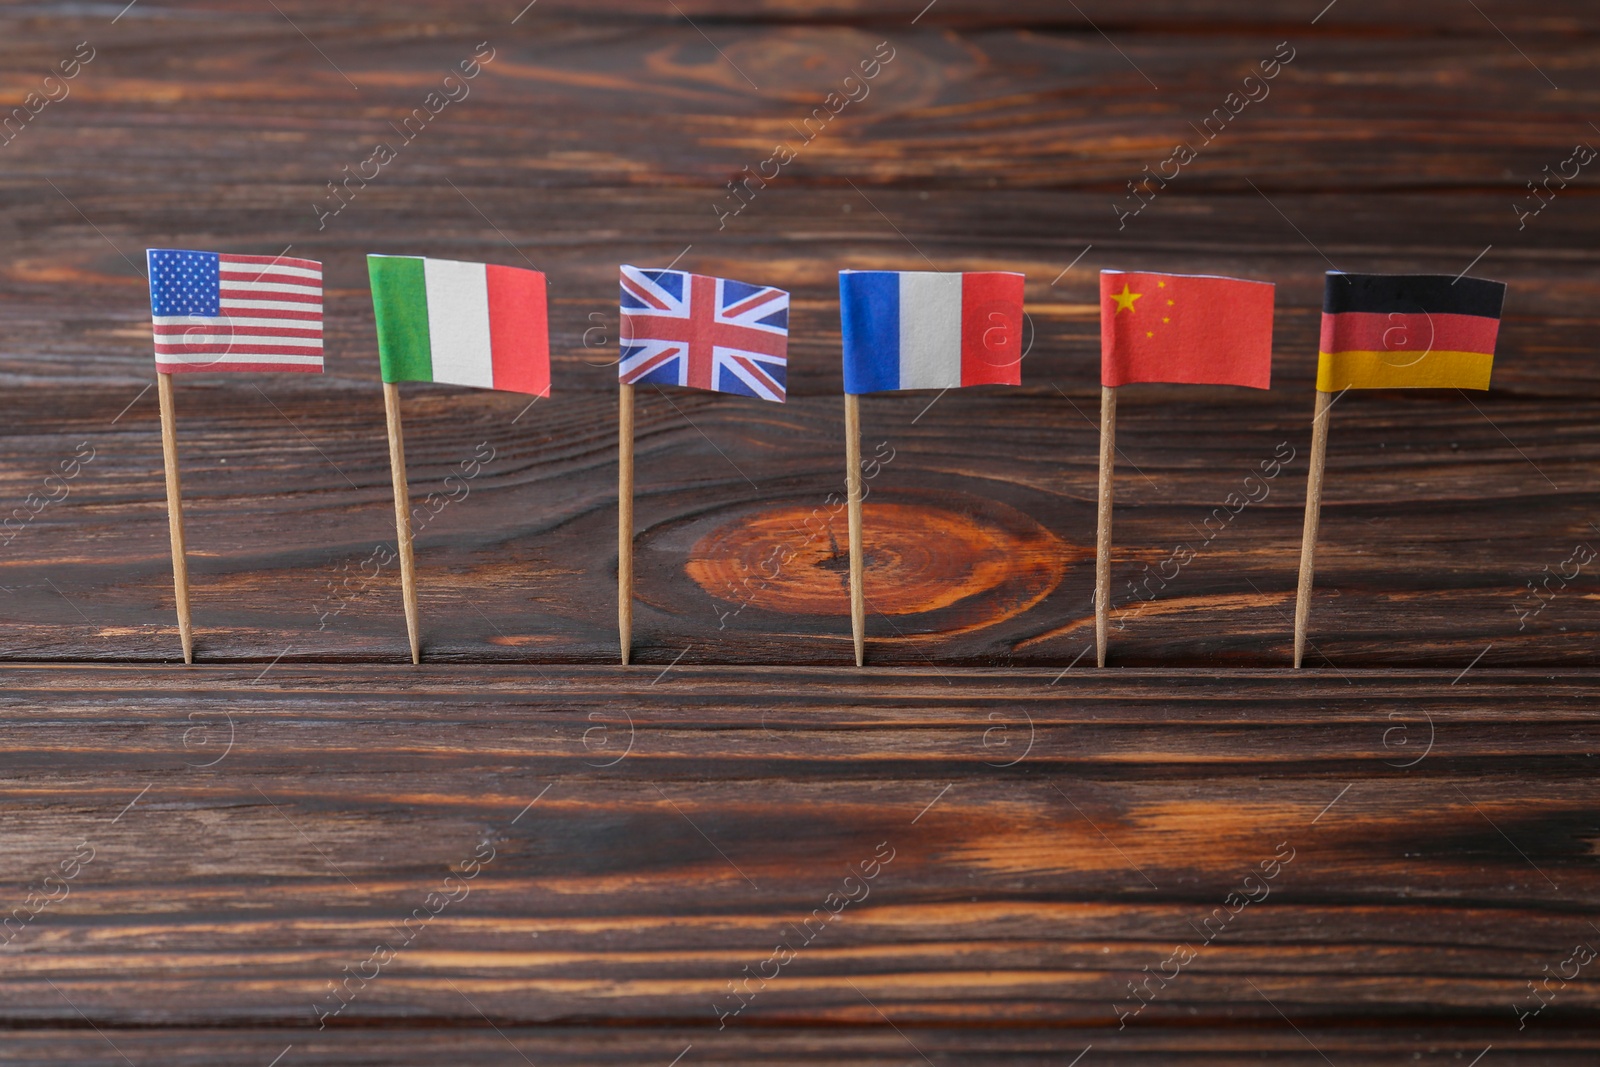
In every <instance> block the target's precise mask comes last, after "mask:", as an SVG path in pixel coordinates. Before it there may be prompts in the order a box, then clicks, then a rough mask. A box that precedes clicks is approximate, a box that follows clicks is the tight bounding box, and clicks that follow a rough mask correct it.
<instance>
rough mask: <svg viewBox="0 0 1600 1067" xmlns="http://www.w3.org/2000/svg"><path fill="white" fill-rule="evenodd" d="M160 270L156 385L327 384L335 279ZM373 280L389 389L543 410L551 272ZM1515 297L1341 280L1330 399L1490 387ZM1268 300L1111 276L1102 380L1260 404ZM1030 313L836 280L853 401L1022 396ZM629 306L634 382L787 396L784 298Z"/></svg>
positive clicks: (778, 293) (967, 290) (220, 268)
mask: <svg viewBox="0 0 1600 1067" xmlns="http://www.w3.org/2000/svg"><path fill="white" fill-rule="evenodd" d="M149 262H150V307H151V315H152V323H153V327H154V334H155V352H156V369H157V370H159V371H161V372H162V373H168V374H170V373H175V372H180V371H195V370H206V371H229V370H235V371H311V372H320V371H321V370H322V369H323V348H322V303H323V291H322V264H320V263H318V262H316V261H315V260H309V259H290V258H286V257H281V256H279V257H267V256H235V255H223V254H218V253H215V252H190V251H179V250H172V249H151V250H150V252H149ZM367 265H368V273H369V276H370V280H371V284H372V303H373V310H374V312H375V316H376V320H377V332H378V352H379V357H380V361H381V365H382V372H383V379H384V381H388V382H441V383H445V384H450V385H465V386H476V387H478V388H483V389H500V390H509V391H511V392H518V393H528V394H532V395H534V396H548V395H549V393H550V343H549V326H548V322H549V319H548V313H547V307H546V296H545V282H544V275H543V274H541V273H539V272H538V271H533V270H524V269H522V268H519V267H504V266H497V265H494V264H483V263H464V262H458V261H456V260H444V259H431V258H427V257H423V256H380V255H373V256H369V257H368V258H367ZM1504 299H1505V285H1504V284H1503V283H1500V282H1491V281H1485V280H1483V279H1479V278H1466V277H1461V278H1451V277H1449V276H1448V275H1417V274H1407V275H1400V274H1344V273H1340V272H1333V271H1330V272H1329V273H1328V275H1327V279H1326V292H1325V297H1324V303H1323V320H1322V336H1321V345H1320V349H1321V352H1320V357H1319V363H1318V370H1317V388H1318V389H1320V390H1322V391H1324V392H1339V391H1340V390H1343V389H1347V388H1356V389H1380V388H1382V389H1396V388H1450V387H1454V388H1461V389H1487V388H1488V386H1489V371H1490V368H1491V365H1492V363H1493V359H1494V347H1495V337H1496V333H1497V331H1498V327H1499V323H1500V313H1501V306H1502V304H1503V302H1504ZM1273 300H1274V286H1273V285H1272V283H1270V282H1258V281H1246V280H1242V279H1238V278H1221V277H1211V276H1205V275H1184V274H1158V273H1151V272H1123V271H1113V270H1107V271H1102V272H1101V274H1100V302H1101V368H1102V369H1101V384H1102V385H1105V386H1109V387H1113V388H1114V387H1117V386H1121V385H1127V384H1131V383H1135V382H1166V383H1186V384H1199V385H1241V386H1248V387H1251V388H1256V389H1266V388H1268V387H1269V386H1270V384H1271V377H1272V316H1273ZM1022 303H1023V276H1022V275H1021V274H1015V273H1011V272H1005V271H973V272H966V273H943V272H935V271H879V270H869V271H854V270H847V271H841V272H840V273H839V311H840V321H841V324H842V327H843V330H842V333H843V341H844V345H843V349H844V350H843V356H844V389H845V392H846V393H855V394H862V393H876V392H885V391H893V390H905V389H952V388H958V387H962V386H969V385H1020V384H1021V381H1022V374H1021V363H1022V335H1023V330H1022ZM620 310H621V318H622V329H621V336H622V341H621V345H622V353H621V355H622V358H621V362H620V363H619V379H620V380H621V381H622V382H624V383H626V384H656V385H680V386H687V387H689V388H696V389H708V390H713V391H716V392H723V393H735V394H741V395H745V396H752V397H757V398H759V399H762V400H773V401H777V402H780V403H781V402H782V401H783V400H784V399H785V379H786V369H787V363H788V359H787V347H788V337H789V294H788V293H787V292H785V291H784V290H782V289H777V288H774V287H771V286H759V285H751V284H748V283H745V282H738V281H733V280H730V279H727V278H713V277H708V276H706V275H700V274H691V273H689V272H687V271H676V270H644V269H640V268H638V267H631V266H624V267H622V268H621V301H620ZM1408 356H1409V357H1411V358H1406V357H1408Z"/></svg>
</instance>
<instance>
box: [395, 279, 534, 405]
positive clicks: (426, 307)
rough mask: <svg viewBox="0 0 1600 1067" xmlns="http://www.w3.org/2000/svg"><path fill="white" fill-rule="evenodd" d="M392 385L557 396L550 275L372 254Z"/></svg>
mask: <svg viewBox="0 0 1600 1067" xmlns="http://www.w3.org/2000/svg"><path fill="white" fill-rule="evenodd" d="M367 273H368V275H369V276H370V277H371V279H372V310H373V312H374V313H375V314H376V316H377V321H378V360H379V362H380V364H381V365H382V368H383V380H384V381H386V382H444V383H446V384H449V385H471V386H477V387H478V388H480V389H504V390H509V391H511V392H515V393H531V394H532V395H534V396H549V395H550V329H549V323H548V318H547V314H546V306H545V285H544V275H543V274H541V273H539V272H538V271H533V270H520V269H518V268H516V267H501V266H495V265H493V264H484V263H460V262H457V261H455V260H450V259H426V258H424V257H422V256H375V255H374V256H368V257H367Z"/></svg>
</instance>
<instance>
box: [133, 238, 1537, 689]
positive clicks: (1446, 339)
mask: <svg viewBox="0 0 1600 1067" xmlns="http://www.w3.org/2000/svg"><path fill="white" fill-rule="evenodd" d="M148 256H149V266H150V307H151V316H152V325H153V329H154V338H155V352H156V369H157V370H158V371H159V372H161V373H160V374H159V375H158V381H159V384H160V385H161V389H160V394H159V395H160V399H161V410H162V439H163V446H164V450H165V456H166V468H167V495H168V504H169V517H170V520H171V532H172V546H173V570H174V579H175V584H176V587H177V591H178V615H179V628H180V631H181V633H182V637H183V646H184V659H185V661H186V662H192V659H193V647H192V638H191V626H190V622H189V609H188V586H187V571H186V563H185V559H184V540H183V529H182V508H181V492H180V490H179V485H178V467H177V452H176V448H177V445H176V431H175V427H174V416H173V412H172V408H173V400H172V387H171V381H170V375H172V374H174V373H179V372H188V371H298V372H320V371H321V370H322V369H323V344H322V306H323V289H322V265H321V264H320V263H317V262H316V261H314V260H308V259H291V258H287V257H283V256H278V257H266V256H236V255H226V254H219V253H214V252H195V251H187V250H177V249H151V250H150V251H149V253H148ZM367 266H368V274H369V277H370V281H371V287H372V302H373V310H374V315H375V321H376V327H377V338H378V355H379V362H380V366H381V372H382V378H383V382H384V396H385V405H386V410H387V413H388V425H389V437H390V459H391V464H392V466H393V474H394V481H395V513H396V524H397V532H398V535H399V541H400V549H401V550H400V558H401V572H402V583H403V588H404V593H405V600H406V617H407V628H408V630H409V632H410V637H411V649H412V660H413V662H420V655H421V652H420V643H419V637H418V624H417V610H416V598H415V578H414V570H413V563H412V550H411V536H410V515H409V492H408V490H407V488H406V484H405V469H404V468H405V461H404V444H403V432H402V428H401V421H400V409H399V394H398V392H397V391H396V389H395V386H396V384H397V383H400V382H441V383H447V384H451V385H463V386H474V387H477V388H484V389H497V390H507V391H511V392H518V393H524V394H530V395H533V396H541V397H542V396H548V395H549V394H550V343H549V315H548V307H547V298H546V289H545V278H544V275H543V274H542V273H540V272H538V271H534V270H524V269H522V268H518V267H506V266H498V265H494V264H483V263H466V262H459V261H455V260H441V259H432V258H428V257H423V256H387V255H373V256H369V257H368V258H367ZM1023 283H1024V277H1023V275H1021V274H1018V273H1013V272H1008V271H970V272H960V273H956V272H939V271H881V270H867V271H854V270H845V271H840V273H839V312H840V322H841V326H842V340H843V353H842V354H843V365H844V392H845V421H846V453H847V463H846V482H847V487H848V497H849V503H850V507H849V523H850V546H851V551H850V576H851V580H850V593H851V619H852V630H853V637H854V642H855V650H856V662H857V665H858V666H859V665H861V664H862V663H864V661H865V659H864V656H865V653H864V624H865V602H864V592H863V573H862V558H863V552H862V549H861V543H862V532H861V528H860V526H861V507H860V497H861V484H860V469H859V467H860V463H859V449H860V441H859V438H860V408H859V397H860V396H861V395H863V394H868V393H878V392H887V391H898V390H911V389H937V390H945V389H953V388H960V387H964V386H971V385H1020V384H1021V382H1022V370H1021V364H1022V358H1023V355H1024V348H1023V343H1022V342H1023ZM1505 289H1506V287H1505V285H1504V284H1503V283H1501V282H1494V281H1486V280H1483V279H1479V278H1468V277H1465V276H1460V277H1455V278H1452V277H1450V276H1448V275H1424V274H1403V275H1402V274H1347V273H1343V272H1338V271H1330V272H1329V273H1328V274H1327V277H1326V282H1325V289H1324V297H1323V318H1322V332H1321V338H1320V344H1319V355H1318V366H1317V406H1316V409H1315V413H1314V415H1313V439H1312V465H1311V470H1310V474H1309V484H1308V492H1307V502H1306V529H1305V534H1304V540H1303V543H1302V550H1301V570H1300V588H1299V599H1298V602H1297V606H1296V628H1295V666H1296V667H1298V666H1300V664H1301V660H1302V653H1303V648H1304V645H1305V630H1306V624H1307V618H1308V615H1307V613H1308V611H1309V600H1310V588H1311V574H1312V562H1313V557H1314V552H1315V546H1316V528H1317V513H1318V509H1319V506H1320V498H1321V481H1322V473H1323V467H1324V456H1325V453H1326V442H1327V417H1328V411H1329V408H1330V406H1331V404H1332V399H1333V397H1334V396H1335V395H1336V394H1339V393H1342V392H1343V391H1345V390H1347V389H1394V388H1459V389H1487V388H1488V387H1489V376H1490V371H1491V368H1492V365H1493V361H1494V350H1495V342H1496V338H1497V335H1498V331H1499V324H1500V317H1501V311H1502V307H1503V304H1504V300H1505ZM620 290H621V292H620V313H621V329H620V341H619V345H620V359H619V363H618V381H619V384H620V387H621V400H620V404H621V407H620V408H619V420H618V423H619V433H620V441H619V445H620V450H619V457H620V458H619V464H618V491H619V509H618V511H619V531H618V554H619V563H618V628H619V632H620V637H621V652H622V661H623V662H624V663H627V662H628V660H629V656H630V644H631V640H630V629H631V620H632V578H633V576H632V538H633V532H632V511H633V508H632V503H633V389H634V387H635V386H638V385H676V386H684V387H688V388H694V389H705V390H712V391H715V392H722V393H732V394H737V395H742V396H749V397H754V398H757V399H760V400H767V401H773V402H777V403H782V402H784V401H785V400H786V398H787V392H786V379H787V367H788V338H789V304H790V297H789V294H788V293H787V292H785V291H784V290H782V289H778V288H775V287H772V286H761V285H754V284H750V283H747V282H741V281H734V280H732V279H727V278H715V277H710V276H707V275H700V274H693V273H690V272H688V271H678V270H670V269H669V270H654V269H645V268H639V267H633V266H623V267H622V268H621V277H620ZM1274 300H1275V288H1274V286H1273V285H1272V283H1270V282H1261V281H1251V280H1246V279H1239V278H1226V277H1216V276H1208V275H1186V274H1164V273H1157V272H1149V271H1137V272H1129V271H1113V270H1106V271H1102V272H1101V274H1100V321H1101V450H1100V460H1101V470H1100V509H1099V522H1098V530H1097V546H1096V547H1097V552H1096V560H1097V562H1096V583H1095V590H1096V592H1095V621H1096V648H1097V657H1096V658H1097V662H1098V663H1099V664H1100V665H1101V666H1104V665H1105V656H1106V636H1107V613H1108V608H1109V588H1110V579H1109V572H1110V544H1111V512H1112V499H1113V492H1112V468H1113V465H1114V456H1115V434H1116V393H1115V390H1116V389H1118V388H1120V387H1121V386H1123V385H1128V384H1133V383H1140V382H1162V383H1177V384H1204V385H1236V386H1245V387H1249V388H1255V389H1267V388H1269V387H1270V386H1271V379H1272V324H1273V307H1274Z"/></svg>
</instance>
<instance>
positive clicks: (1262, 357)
mask: <svg viewBox="0 0 1600 1067" xmlns="http://www.w3.org/2000/svg"><path fill="white" fill-rule="evenodd" d="M1272 298H1273V286H1272V283H1271V282H1252V281H1245V280H1243V279H1240V278H1217V277H1213V276H1210V275H1199V274H1148V273H1143V272H1125V271H1117V270H1104V271H1101V272H1100V384H1102V385H1107V386H1113V387H1115V386H1118V385H1127V384H1128V383H1129V382H1182V383H1188V384H1193V385H1247V386H1249V387H1250V388H1252V389H1267V388H1270V387H1271V385H1272Z"/></svg>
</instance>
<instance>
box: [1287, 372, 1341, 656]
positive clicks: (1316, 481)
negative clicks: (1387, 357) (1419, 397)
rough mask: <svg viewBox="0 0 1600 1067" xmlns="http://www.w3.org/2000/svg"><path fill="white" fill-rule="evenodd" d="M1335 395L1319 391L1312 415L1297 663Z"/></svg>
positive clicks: (1306, 613)
mask: <svg viewBox="0 0 1600 1067" xmlns="http://www.w3.org/2000/svg"><path fill="white" fill-rule="evenodd" d="M1332 404H1333V394H1332V393H1325V392H1323V391H1322V390H1321V389H1318V390H1317V407H1316V412H1315V414H1313V415H1312V416H1311V472H1310V474H1309V475H1308V477H1307V479H1306V526H1305V532H1304V533H1303V534H1302V535H1301V538H1300V588H1299V591H1298V592H1297V593H1296V594H1295V600H1294V665H1295V667H1296V669H1298V668H1299V666H1300V662H1301V660H1302V659H1304V658H1305V650H1306V625H1307V623H1309V622H1310V621H1311V579H1312V572H1313V570H1314V565H1315V561H1316V555H1317V521H1318V519H1319V518H1320V516H1321V514H1322V469H1323V466H1324V464H1325V463H1326V462H1327V458H1328V409H1329V407H1330V406H1331V405H1332Z"/></svg>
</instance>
